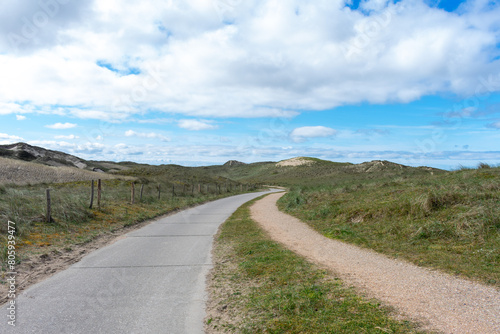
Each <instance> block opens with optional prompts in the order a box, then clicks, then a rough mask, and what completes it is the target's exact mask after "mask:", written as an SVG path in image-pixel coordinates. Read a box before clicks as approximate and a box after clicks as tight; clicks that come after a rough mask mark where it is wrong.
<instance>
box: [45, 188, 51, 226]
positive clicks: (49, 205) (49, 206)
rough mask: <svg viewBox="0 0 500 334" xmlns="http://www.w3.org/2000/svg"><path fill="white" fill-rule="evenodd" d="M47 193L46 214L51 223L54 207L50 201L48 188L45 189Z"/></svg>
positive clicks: (48, 221)
mask: <svg viewBox="0 0 500 334" xmlns="http://www.w3.org/2000/svg"><path fill="white" fill-rule="evenodd" d="M45 193H46V194H47V214H46V215H45V219H46V221H47V223H50V222H51V221H52V212H51V211H52V207H51V203H50V189H47V190H46V191H45Z"/></svg>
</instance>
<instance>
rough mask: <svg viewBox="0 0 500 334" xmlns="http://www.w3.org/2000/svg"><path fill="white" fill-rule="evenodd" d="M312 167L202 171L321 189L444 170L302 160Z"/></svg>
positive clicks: (268, 165) (271, 164)
mask: <svg viewBox="0 0 500 334" xmlns="http://www.w3.org/2000/svg"><path fill="white" fill-rule="evenodd" d="M302 159H303V160H306V162H311V163H310V164H304V165H298V166H280V165H279V164H277V163H275V162H259V163H253V164H244V165H237V166H228V165H224V166H210V167H199V168H203V169H204V170H205V171H206V172H208V173H211V174H212V175H219V176H223V177H227V178H230V179H233V180H238V181H242V182H248V183H261V184H269V185H280V186H294V185H298V186H319V185H323V184H332V182H336V184H339V183H342V182H344V181H345V183H346V184H352V183H353V182H370V181H372V180H375V181H384V180H387V181H390V180H391V179H394V178H397V177H411V176H418V175H431V174H434V175H437V174H443V173H446V172H445V171H443V170H439V169H435V168H428V167H418V168H414V167H407V166H403V165H399V164H395V163H392V162H389V161H371V162H365V163H362V164H358V165H354V164H351V163H339V162H332V161H325V160H321V159H313V158H302Z"/></svg>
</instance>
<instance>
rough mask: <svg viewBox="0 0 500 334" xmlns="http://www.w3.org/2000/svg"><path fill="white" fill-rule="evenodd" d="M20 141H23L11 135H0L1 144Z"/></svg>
mask: <svg viewBox="0 0 500 334" xmlns="http://www.w3.org/2000/svg"><path fill="white" fill-rule="evenodd" d="M22 140H23V138H21V137H19V136H13V135H9V134H6V133H0V142H1V143H2V144H8V143H12V142H15V141H22Z"/></svg>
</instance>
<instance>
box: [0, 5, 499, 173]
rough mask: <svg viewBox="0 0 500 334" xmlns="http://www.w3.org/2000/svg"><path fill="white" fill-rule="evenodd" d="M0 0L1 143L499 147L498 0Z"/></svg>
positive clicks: (244, 148) (460, 150) (346, 154)
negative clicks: (31, 0)
mask: <svg viewBox="0 0 500 334" xmlns="http://www.w3.org/2000/svg"><path fill="white" fill-rule="evenodd" d="M34 3H35V5H34ZM2 6H3V10H2V12H1V13H0V32H1V33H0V73H2V75H1V76H0V121H1V122H0V143H2V144H7V143H14V142H18V141H24V142H28V143H30V144H34V145H39V146H43V147H46V148H50V149H56V150H61V151H64V152H67V153H71V154H74V155H77V156H80V157H82V158H86V159H95V160H114V161H123V160H131V161H137V162H146V163H152V164H163V163H177V164H183V165H190V166H194V165H209V164H217V163H223V162H225V161H227V160H230V159H236V160H241V161H245V162H255V161H269V160H271V161H278V160H282V159H287V158H291V157H295V156H313V157H318V158H322V159H327V160H333V161H347V162H354V163H359V162H363V161H370V160H375V159H384V160H390V161H394V162H399V163H403V164H407V165H412V166H420V165H427V166H434V167H440V168H448V169H451V168H455V167H457V166H459V165H466V166H475V165H477V164H478V163H479V162H487V163H491V164H498V163H500V147H499V145H498V143H499V142H500V140H499V139H500V47H499V46H500V21H499V20H498V18H499V17H500V4H499V3H498V2H496V1H483V0H473V1H421V0H401V1H396V2H394V1H385V0H369V1H351V2H350V1H345V0H344V1H341V0H335V1H327V0H309V1H303V0H302V1H299V0H260V1H254V2H249V1H242V0H188V1H186V0H185V1H176V0H172V1H147V2H137V1H129V0H127V1H118V0H102V1H76V0H40V1H34V2H26V1H16V0H7V1H5V2H4V3H3V5H2Z"/></svg>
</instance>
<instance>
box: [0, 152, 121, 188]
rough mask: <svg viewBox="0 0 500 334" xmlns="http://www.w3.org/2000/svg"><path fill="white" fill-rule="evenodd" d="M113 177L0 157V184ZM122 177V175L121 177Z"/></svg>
mask: <svg viewBox="0 0 500 334" xmlns="http://www.w3.org/2000/svg"><path fill="white" fill-rule="evenodd" d="M97 178H100V179H106V180H109V179H115V178H117V176H115V175H111V174H106V173H96V172H92V171H88V170H83V169H78V168H75V167H51V166H45V165H42V164H38V163H32V162H27V161H21V160H14V159H9V158H1V157H0V185H30V184H39V183H64V182H73V181H84V180H93V179H94V180H95V179H97ZM122 178H123V177H122Z"/></svg>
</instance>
